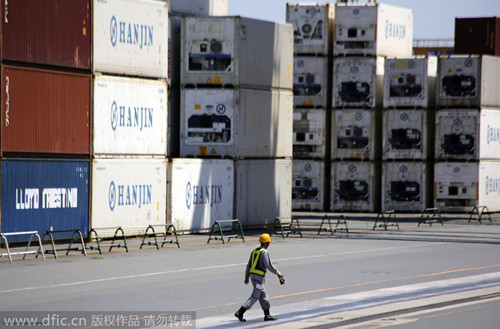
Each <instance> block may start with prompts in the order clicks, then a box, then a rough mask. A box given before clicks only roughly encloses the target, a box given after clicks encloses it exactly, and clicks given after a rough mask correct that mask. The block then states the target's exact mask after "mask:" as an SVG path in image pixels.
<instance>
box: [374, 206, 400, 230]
mask: <svg viewBox="0 0 500 329" xmlns="http://www.w3.org/2000/svg"><path fill="white" fill-rule="evenodd" d="M379 220H381V221H382V223H381V224H378V222H379ZM377 227H383V228H384V229H385V230H386V231H387V227H397V228H398V230H399V221H398V217H397V216H396V211H394V210H389V211H386V212H380V213H379V214H378V215H377V218H376V219H375V223H374V224H373V229H372V230H375V229H376V228H377Z"/></svg>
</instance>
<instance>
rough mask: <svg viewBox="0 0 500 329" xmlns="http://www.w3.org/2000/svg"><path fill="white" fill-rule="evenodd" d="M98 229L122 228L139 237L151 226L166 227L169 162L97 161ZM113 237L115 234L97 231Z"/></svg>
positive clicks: (94, 224)
mask: <svg viewBox="0 0 500 329" xmlns="http://www.w3.org/2000/svg"><path fill="white" fill-rule="evenodd" d="M91 193H92V196H91V197H92V216H91V227H92V228H94V229H99V228H109V227H115V228H116V227H118V226H121V227H122V228H123V230H124V231H125V234H126V235H139V234H143V233H144V232H145V231H146V228H147V227H148V225H150V224H165V223H166V205H167V195H166V194H167V162H166V160H165V159H131V158H129V159H94V160H93V161H92V192H91ZM97 231H98V234H99V236H103V237H107V236H113V234H114V230H113V229H111V230H97Z"/></svg>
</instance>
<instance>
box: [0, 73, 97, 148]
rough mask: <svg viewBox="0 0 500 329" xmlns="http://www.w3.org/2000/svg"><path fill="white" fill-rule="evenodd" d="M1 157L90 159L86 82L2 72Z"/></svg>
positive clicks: (82, 77)
mask: <svg viewBox="0 0 500 329" xmlns="http://www.w3.org/2000/svg"><path fill="white" fill-rule="evenodd" d="M1 85H2V93H1V101H2V127H1V151H2V154H3V155H9V154H11V155H12V154H21V155H23V156H26V155H29V154H33V155H35V156H36V155H37V154H38V155H50V156H53V155H56V154H57V155H63V154H67V155H77V156H85V157H89V156H90V151H91V145H92V143H91V133H92V126H91V123H92V116H91V115H92V108H91V103H92V102H91V97H92V95H91V92H92V89H91V88H92V76H91V75H90V74H75V73H65V72H58V71H48V70H40V69H31V68H25V67H18V66H8V65H3V66H2V84H1Z"/></svg>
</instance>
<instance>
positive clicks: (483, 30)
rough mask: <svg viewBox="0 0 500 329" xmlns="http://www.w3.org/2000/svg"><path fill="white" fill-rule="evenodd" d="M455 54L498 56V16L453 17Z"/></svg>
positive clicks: (499, 41)
mask: <svg viewBox="0 0 500 329" xmlns="http://www.w3.org/2000/svg"><path fill="white" fill-rule="evenodd" d="M455 54H479V55H483V54H484V55H494V56H500V18H499V17H470V18H458V17H457V18H455Z"/></svg>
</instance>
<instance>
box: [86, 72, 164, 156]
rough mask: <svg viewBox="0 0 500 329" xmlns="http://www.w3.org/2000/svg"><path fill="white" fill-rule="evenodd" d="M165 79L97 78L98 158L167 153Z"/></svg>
mask: <svg viewBox="0 0 500 329" xmlns="http://www.w3.org/2000/svg"><path fill="white" fill-rule="evenodd" d="M167 102H168V93H167V83H166V81H165V80H150V79H136V78H127V77H114V76H106V75H96V76H95V77H94V125H93V127H94V138H93V146H94V147H93V154H94V156H114V155H128V156H130V155H151V156H152V155H162V156H165V155H166V153H167V112H168V108H167V104H168V103H167Z"/></svg>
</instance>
